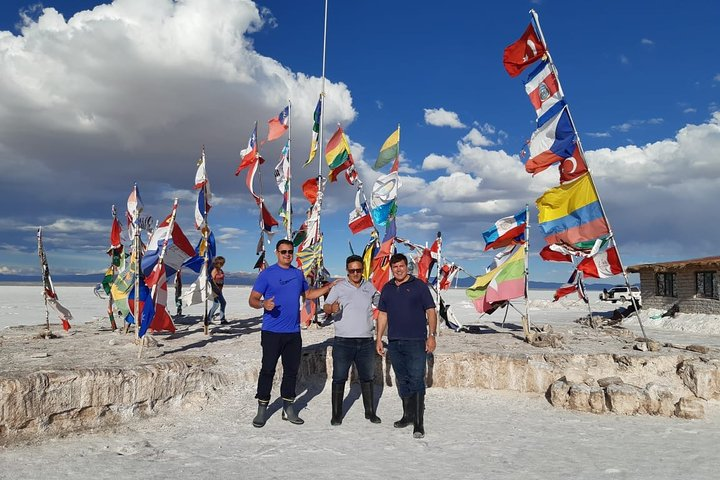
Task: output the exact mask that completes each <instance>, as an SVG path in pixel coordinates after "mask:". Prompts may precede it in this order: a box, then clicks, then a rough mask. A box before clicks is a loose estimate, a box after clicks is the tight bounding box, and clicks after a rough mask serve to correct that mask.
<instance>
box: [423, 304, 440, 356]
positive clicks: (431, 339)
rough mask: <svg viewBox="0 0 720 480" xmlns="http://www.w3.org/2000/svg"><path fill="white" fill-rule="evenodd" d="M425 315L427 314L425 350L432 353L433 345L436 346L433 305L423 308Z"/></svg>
mask: <svg viewBox="0 0 720 480" xmlns="http://www.w3.org/2000/svg"><path fill="white" fill-rule="evenodd" d="M425 315H426V316H427V323H428V337H427V340H426V341H425V351H426V352H428V353H432V352H434V351H435V347H437V341H436V338H435V336H436V335H437V312H436V311H435V307H433V308H428V309H427V310H425Z"/></svg>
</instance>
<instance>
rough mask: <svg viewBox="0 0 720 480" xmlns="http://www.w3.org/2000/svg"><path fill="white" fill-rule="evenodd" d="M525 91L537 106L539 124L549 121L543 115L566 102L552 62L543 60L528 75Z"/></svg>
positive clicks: (552, 113)
mask: <svg viewBox="0 0 720 480" xmlns="http://www.w3.org/2000/svg"><path fill="white" fill-rule="evenodd" d="M525 91H526V92H527V94H528V97H530V103H532V105H533V107H534V108H535V115H537V118H538V125H542V124H543V123H545V121H547V118H543V115H545V114H546V113H548V111H549V110H550V109H551V108H552V107H553V106H555V105H557V107H556V108H561V105H562V104H564V103H565V102H564V101H563V98H562V92H561V91H560V84H559V83H558V81H557V77H556V76H555V71H554V70H553V67H552V65H551V64H550V62H541V63H540V64H539V65H538V66H537V67H536V68H535V69H534V70H533V71H532V72H531V73H530V75H529V76H528V80H527V82H526V83H525ZM553 115H554V112H550V115H549V116H553Z"/></svg>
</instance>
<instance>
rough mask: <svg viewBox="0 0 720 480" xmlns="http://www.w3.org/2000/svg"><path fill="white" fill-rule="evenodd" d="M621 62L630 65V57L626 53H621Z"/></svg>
mask: <svg viewBox="0 0 720 480" xmlns="http://www.w3.org/2000/svg"><path fill="white" fill-rule="evenodd" d="M620 63H622V64H623V65H629V64H630V59H629V58H628V57H627V56H626V55H620Z"/></svg>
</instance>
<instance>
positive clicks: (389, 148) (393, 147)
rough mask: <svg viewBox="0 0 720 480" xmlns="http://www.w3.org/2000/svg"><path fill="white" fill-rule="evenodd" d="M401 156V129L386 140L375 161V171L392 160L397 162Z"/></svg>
mask: <svg viewBox="0 0 720 480" xmlns="http://www.w3.org/2000/svg"><path fill="white" fill-rule="evenodd" d="M399 154H400V127H398V128H397V130H395V131H394V132H393V133H392V134H390V136H389V137H388V138H387V140H385V143H383V145H382V147H380V155H378V158H377V160H375V165H373V170H379V169H381V168H382V167H384V166H385V165H387V164H388V163H390V162H391V161H392V160H395V159H396V158H397V157H398V155H399Z"/></svg>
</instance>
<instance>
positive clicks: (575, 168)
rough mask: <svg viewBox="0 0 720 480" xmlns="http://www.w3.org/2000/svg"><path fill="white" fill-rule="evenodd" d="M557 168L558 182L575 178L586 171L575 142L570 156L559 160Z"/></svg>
mask: <svg viewBox="0 0 720 480" xmlns="http://www.w3.org/2000/svg"><path fill="white" fill-rule="evenodd" d="M558 169H559V170H560V183H565V182H569V181H570V180H575V179H576V178H578V177H579V176H580V175H582V174H583V173H585V172H587V171H588V169H587V164H586V163H585V159H584V158H583V156H582V153H580V147H579V146H578V145H577V144H575V151H573V154H572V156H571V157H568V158H566V159H565V160H563V161H562V162H560V164H559V165H558Z"/></svg>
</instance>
